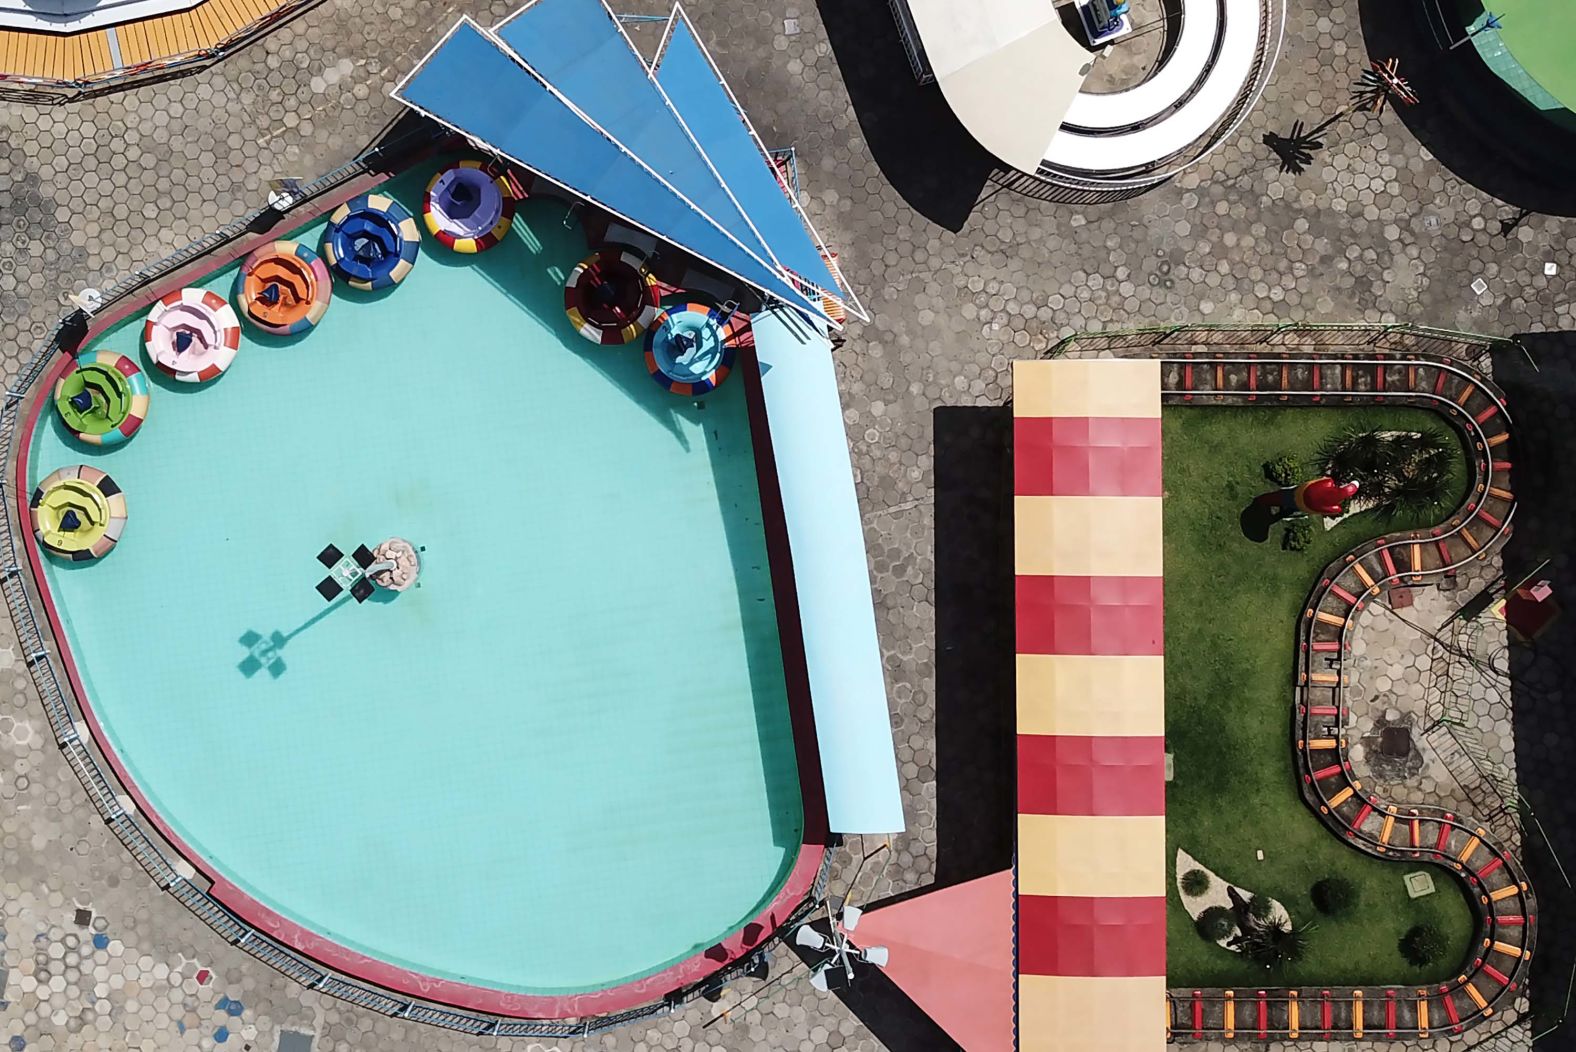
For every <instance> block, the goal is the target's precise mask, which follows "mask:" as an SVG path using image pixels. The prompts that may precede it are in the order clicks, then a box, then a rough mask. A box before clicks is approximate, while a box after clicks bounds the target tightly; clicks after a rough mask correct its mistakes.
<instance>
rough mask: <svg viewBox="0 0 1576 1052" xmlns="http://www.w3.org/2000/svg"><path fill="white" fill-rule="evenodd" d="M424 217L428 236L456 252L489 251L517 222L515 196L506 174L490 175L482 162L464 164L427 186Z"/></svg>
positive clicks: (436, 176) (440, 173)
mask: <svg viewBox="0 0 1576 1052" xmlns="http://www.w3.org/2000/svg"><path fill="white" fill-rule="evenodd" d="M421 216H422V219H424V220H425V221H426V223H427V233H429V234H431V235H432V236H433V237H434V238H436V239H437V241H438V243H439V244H440V245H447V246H448V247H449V248H452V249H454V251H456V252H466V253H470V252H485V251H486V250H487V249H489V248H492V247H493V246H494V245H496V244H497V243H498V242H500V241H502V240H503V237H504V235H505V234H507V233H508V232H509V227H510V225H511V224H512V223H513V222H514V193H513V192H512V191H511V190H510V188H509V182H508V180H507V179H506V178H504V177H503V176H502V175H498V176H493V175H489V174H488V173H487V171H486V169H484V168H483V167H482V162H480V161H460V162H459V163H458V164H453V165H450V166H449V167H447V168H444V169H442V170H440V171H439V172H438V173H437V174H436V175H434V176H433V177H432V180H431V181H430V182H428V183H427V194H426V197H425V198H424V199H423V200H422V205H421Z"/></svg>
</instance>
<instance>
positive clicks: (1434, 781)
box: [1347, 553, 1521, 845]
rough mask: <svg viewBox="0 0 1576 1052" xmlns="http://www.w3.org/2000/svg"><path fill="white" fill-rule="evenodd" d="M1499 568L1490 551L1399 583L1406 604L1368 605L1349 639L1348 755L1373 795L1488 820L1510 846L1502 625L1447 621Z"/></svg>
mask: <svg viewBox="0 0 1576 1052" xmlns="http://www.w3.org/2000/svg"><path fill="white" fill-rule="evenodd" d="M1499 574H1500V557H1499V555H1498V553H1496V554H1495V555H1493V556H1491V557H1490V558H1489V559H1488V560H1485V561H1484V562H1481V563H1474V564H1473V565H1472V566H1471V567H1470V568H1469V569H1468V570H1466V571H1464V572H1462V573H1460V574H1458V575H1457V576H1456V579H1455V580H1454V581H1453V582H1452V581H1448V580H1447V581H1445V582H1433V581H1431V582H1430V583H1429V584H1428V585H1426V586H1423V587H1417V588H1412V589H1409V591H1410V593H1411V596H1412V605H1411V606H1409V607H1401V608H1394V607H1392V605H1391V604H1390V603H1387V602H1371V603H1369V605H1368V606H1367V608H1366V609H1365V611H1364V612H1363V614H1362V615H1360V620H1359V621H1358V622H1357V629H1356V631H1355V632H1354V633H1353V637H1352V657H1353V661H1352V665H1351V669H1352V678H1351V683H1350V686H1349V689H1348V692H1347V699H1348V703H1349V708H1350V710H1351V718H1352V724H1353V727H1354V732H1353V733H1354V738H1355V744H1354V745H1353V746H1352V749H1351V758H1352V764H1353V767H1354V768H1355V770H1356V773H1357V775H1358V776H1359V777H1360V778H1361V779H1362V780H1363V783H1364V787H1365V788H1368V789H1371V790H1372V791H1373V792H1375V793H1377V794H1378V795H1379V796H1380V797H1381V798H1383V799H1387V800H1395V801H1397V802H1410V803H1431V804H1436V805H1438V806H1441V807H1446V808H1449V809H1451V810H1453V811H1455V812H1457V813H1458V814H1468V815H1472V816H1473V817H1475V818H1478V819H1480V820H1483V821H1492V822H1493V823H1494V825H1495V826H1496V828H1497V829H1498V830H1499V831H1500V832H1501V833H1502V835H1506V836H1508V838H1509V839H1510V841H1511V843H1512V844H1513V845H1519V843H1520V839H1521V838H1520V835H1519V833H1518V832H1517V831H1516V827H1515V824H1514V823H1513V822H1511V821H1509V820H1508V819H1507V818H1506V816H1504V815H1503V814H1502V812H1503V810H1504V808H1505V806H1506V803H1507V800H1506V799H1505V794H1504V792H1503V786H1504V785H1506V784H1513V783H1514V778H1515V770H1516V756H1515V733H1514V728H1513V726H1512V723H1511V705H1510V700H1511V699H1510V692H1509V683H1508V680H1507V678H1506V676H1505V675H1504V670H1506V669H1507V667H1508V662H1509V654H1508V650H1507V648H1508V645H1509V644H1508V643H1507V641H1506V636H1505V626H1504V623H1503V622H1501V621H1498V620H1496V619H1494V618H1492V617H1490V616H1487V615H1484V616H1483V617H1481V618H1478V619H1476V620H1474V621H1471V622H1457V621H1455V620H1453V616H1454V615H1455V614H1456V612H1457V611H1458V610H1459V609H1460V608H1461V606H1462V604H1464V603H1465V602H1467V600H1469V599H1470V598H1471V597H1472V596H1474V595H1476V594H1477V593H1478V592H1479V591H1480V590H1482V589H1483V588H1486V587H1489V586H1490V585H1491V584H1492V583H1493V582H1494V581H1495V580H1496V579H1497V578H1498V577H1499ZM1496 816H1497V817H1496Z"/></svg>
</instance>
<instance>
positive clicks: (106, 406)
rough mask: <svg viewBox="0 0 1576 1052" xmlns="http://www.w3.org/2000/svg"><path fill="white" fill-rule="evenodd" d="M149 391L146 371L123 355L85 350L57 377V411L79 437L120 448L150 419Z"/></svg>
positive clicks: (91, 444) (101, 444)
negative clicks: (69, 369)
mask: <svg viewBox="0 0 1576 1052" xmlns="http://www.w3.org/2000/svg"><path fill="white" fill-rule="evenodd" d="M148 394H149V392H148V377H147V374H145V373H144V372H143V371H142V369H141V368H139V367H138V365H137V363H136V362H134V361H132V360H131V359H130V358H128V357H126V356H125V355H124V354H117V353H115V352H114V351H83V352H82V353H81V354H79V355H77V365H76V368H74V369H72V370H71V371H70V372H68V373H66V374H65V375H64V376H62V377H61V378H60V379H59V380H56V381H55V409H56V410H57V411H58V412H59V413H60V419H61V420H62V421H64V423H65V425H66V427H68V428H70V429H71V433H72V434H74V435H76V436H77V438H78V439H80V440H81V441H83V442H86V443H87V444H88V445H90V446H118V445H120V444H121V443H122V442H124V441H126V440H127V439H128V438H130V437H131V436H132V435H134V434H136V433H137V429H138V428H139V427H141V426H142V422H143V421H144V420H146V419H147V418H148Z"/></svg>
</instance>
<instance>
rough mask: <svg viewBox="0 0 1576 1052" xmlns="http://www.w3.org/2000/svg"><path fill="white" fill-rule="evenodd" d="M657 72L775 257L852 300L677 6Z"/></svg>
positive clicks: (809, 280) (818, 239)
mask: <svg viewBox="0 0 1576 1052" xmlns="http://www.w3.org/2000/svg"><path fill="white" fill-rule="evenodd" d="M656 74H657V82H658V83H659V84H661V85H662V88H663V90H664V91H665V92H666V93H667V96H668V98H669V99H670V100H671V101H672V103H673V106H674V108H675V109H677V110H678V112H679V116H680V117H681V118H682V119H683V121H684V124H685V125H686V126H687V127H688V128H689V131H690V133H691V134H692V135H694V137H695V139H696V141H697V142H698V143H700V145H701V148H702V149H704V150H705V152H706V156H707V157H709V158H710V159H711V162H712V164H713V165H715V166H716V168H717V171H718V172H719V173H720V174H721V176H722V179H723V181H724V182H725V183H727V184H728V187H729V189H731V190H732V191H733V194H734V197H735V198H737V199H738V202H739V204H740V206H741V207H742V208H743V210H744V211H745V212H746V213H747V214H748V215H749V217H750V219H751V220H752V221H753V223H754V224H755V228H756V230H758V231H759V232H760V235H761V237H762V239H763V240H764V241H765V242H766V244H767V247H768V248H769V249H770V250H771V252H772V255H773V257H774V258H775V259H776V260H777V261H778V262H779V263H781V264H782V265H783V266H785V267H787V268H788V269H789V270H791V271H793V272H794V273H795V274H797V275H799V277H801V278H803V279H804V280H806V281H808V282H810V283H811V284H813V285H815V286H817V287H818V288H820V289H822V290H824V291H826V292H829V293H831V294H832V295H834V296H836V297H838V298H839V299H844V300H848V299H852V297H851V296H849V294H848V293H847V291H846V290H845V289H844V288H843V286H842V283H841V282H840V281H838V280H837V278H836V277H835V276H834V275H833V274H832V271H831V270H830V269H829V268H828V267H827V265H826V260H825V258H824V257H823V256H822V255H821V253H822V250H823V245H822V243H821V239H820V237H819V236H817V235H816V233H815V229H814V228H813V227H811V226H810V220H809V218H808V217H806V216H805V215H804V214H803V213H802V212H801V211H800V210H799V208H798V206H797V204H795V203H794V202H793V201H792V200H790V199H789V197H788V195H787V194H785V193H784V192H783V188H782V185H781V184H780V183H778V181H777V174H776V171H775V169H774V168H773V167H772V163H771V158H770V157H769V156H768V155H767V154H766V152H765V149H764V147H763V146H762V145H761V142H760V140H759V139H758V138H757V137H756V135H755V133H754V131H753V129H752V128H751V127H750V122H749V119H748V118H747V117H746V116H745V115H744V111H743V109H742V108H741V107H740V106H739V102H738V100H737V99H736V98H734V96H733V92H732V91H730V90H729V89H728V85H727V83H726V82H725V81H724V80H723V79H722V74H721V72H719V71H718V69H717V67H716V65H715V64H714V63H713V62H712V61H711V56H710V55H708V54H707V53H706V49H705V48H703V47H702V46H701V43H700V41H699V40H698V39H697V38H696V36H695V31H694V29H693V28H692V27H691V26H690V24H689V19H687V18H685V17H684V13H683V12H682V11H681V10H679V9H677V8H675V9H674V13H673V21H672V23H671V25H670V26H669V28H668V36H667V41H666V44H665V46H664V47H663V49H662V53H661V54H660V55H659V56H658V57H657V67H656Z"/></svg>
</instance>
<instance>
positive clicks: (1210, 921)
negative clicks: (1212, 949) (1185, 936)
mask: <svg viewBox="0 0 1576 1052" xmlns="http://www.w3.org/2000/svg"><path fill="white" fill-rule="evenodd" d="M1196 927H1197V928H1198V934H1199V937H1200V938H1202V939H1204V940H1205V941H1207V942H1219V941H1220V940H1221V939H1224V938H1225V937H1226V936H1228V935H1230V934H1231V933H1232V932H1234V931H1236V930H1237V918H1236V915H1235V914H1233V913H1232V912H1231V910H1230V909H1229V908H1228V907H1226V906H1211V907H1210V908H1209V909H1207V910H1205V911H1204V912H1203V913H1201V914H1199V918H1198V921H1197V922H1196Z"/></svg>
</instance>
